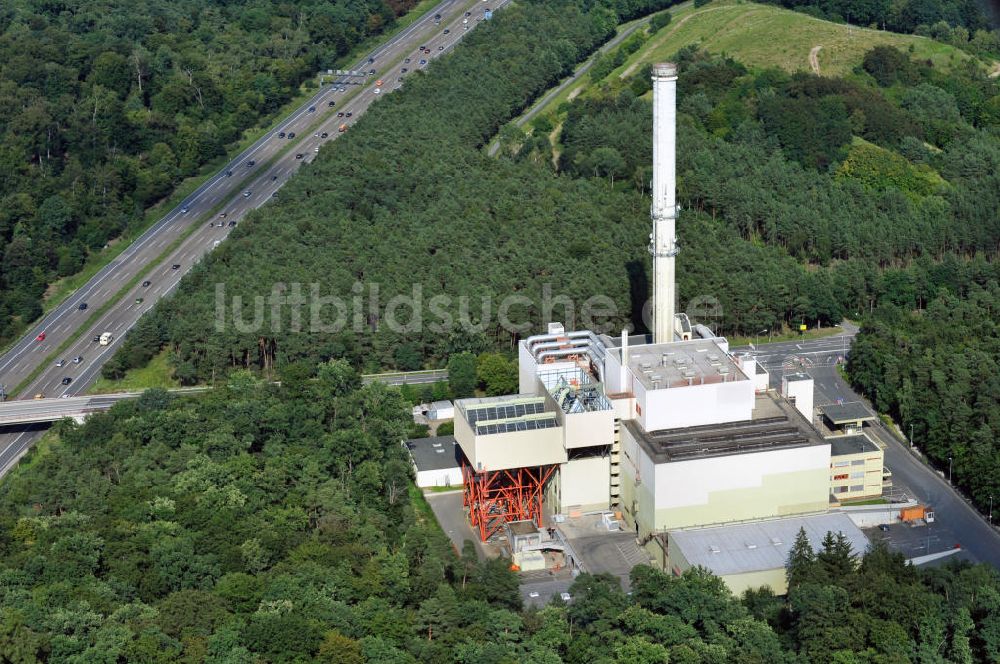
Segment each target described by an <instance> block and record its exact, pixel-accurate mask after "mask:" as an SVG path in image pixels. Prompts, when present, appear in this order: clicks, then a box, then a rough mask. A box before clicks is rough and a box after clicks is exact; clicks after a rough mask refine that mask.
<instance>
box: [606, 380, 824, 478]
mask: <svg viewBox="0 0 1000 664" xmlns="http://www.w3.org/2000/svg"><path fill="white" fill-rule="evenodd" d="M623 424H624V425H625V427H626V428H627V429H628V430H629V432H630V433H631V434H632V437H633V438H635V439H636V440H637V441H639V445H640V446H641V447H642V449H643V450H644V451H645V452H646V454H647V455H649V457H650V458H651V459H652V460H653V463H669V462H671V461H689V460H691V459H698V458H706V457H717V456H730V455H733V454H752V453H754V452H769V451H772V450H778V449H787V448H794V447H808V446H811V445H823V444H827V441H824V440H823V438H822V437H820V435H819V433H818V432H817V431H816V430H815V429H814V428H813V427H812V425H811V424H810V423H809V422H807V421H806V420H805V418H804V417H802V415H801V414H800V413H799V412H798V411H797V410H795V408H793V407H792V406H791V405H790V404H789V403H788V402H787V401H785V400H784V399H782V398H781V397H778V396H777V395H775V394H772V393H770V392H766V393H762V394H758V395H757V396H756V398H755V400H754V409H753V412H752V413H751V419H749V420H742V421H739V422H726V423H724V424H706V425H702V426H696V427H684V428H682V429H663V430H661V431H646V430H645V429H643V428H642V426H640V424H639V422H638V420H625V421H624V422H623Z"/></svg>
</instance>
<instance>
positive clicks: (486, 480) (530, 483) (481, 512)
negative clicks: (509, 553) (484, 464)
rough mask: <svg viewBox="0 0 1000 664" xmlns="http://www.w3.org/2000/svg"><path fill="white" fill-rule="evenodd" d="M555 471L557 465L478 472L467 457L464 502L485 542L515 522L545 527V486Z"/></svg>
mask: <svg viewBox="0 0 1000 664" xmlns="http://www.w3.org/2000/svg"><path fill="white" fill-rule="evenodd" d="M555 470H556V467H555V466H529V467H526V468H508V469H505V470H492V471H490V470H484V471H480V472H478V473H477V472H476V471H475V469H474V468H473V467H472V466H470V465H469V464H468V463H467V462H466V461H465V460H464V459H463V460H462V481H463V482H464V483H465V490H464V493H463V496H462V504H463V505H464V506H465V507H468V508H469V521H470V522H471V523H472V526H473V528H477V529H478V530H479V537H480V538H481V539H482V541H484V542H485V541H486V540H488V539H489V538H490V537H492V536H493V535H495V534H496V533H497V532H499V531H500V529H501V528H503V525H504V524H505V523H509V522H511V521H524V520H528V519H531V520H533V521H534V522H535V523H536V524H537V525H538V527H539V528H541V527H542V489H543V488H544V486H545V483H546V482H547V481H548V480H549V478H550V477H552V473H554V472H555Z"/></svg>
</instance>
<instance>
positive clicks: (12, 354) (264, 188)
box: [0, 0, 508, 475]
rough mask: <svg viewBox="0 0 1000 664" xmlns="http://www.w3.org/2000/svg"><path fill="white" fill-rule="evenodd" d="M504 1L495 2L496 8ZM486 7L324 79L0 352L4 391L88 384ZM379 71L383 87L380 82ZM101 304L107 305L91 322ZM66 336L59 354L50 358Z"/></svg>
mask: <svg viewBox="0 0 1000 664" xmlns="http://www.w3.org/2000/svg"><path fill="white" fill-rule="evenodd" d="M507 1H508V0H498V1H496V2H491V3H490V5H489V6H490V7H491V8H492V9H494V10H495V9H498V8H500V7H502V6H503V5H504V4H506V2H507ZM484 11H485V5H484V3H483V2H481V1H479V0H444V1H443V2H441V3H439V4H438V5H437V6H436V7H435V8H434V9H431V10H430V11H429V12H428V13H427V14H426V15H424V16H423V17H421V18H420V19H419V20H417V21H415V22H414V23H413V24H412V25H411V26H409V27H407V28H406V29H405V30H402V31H401V32H400V33H399V34H397V35H395V36H394V37H393V38H392V39H391V40H389V41H388V42H386V43H385V44H384V45H383V46H381V47H379V48H377V49H376V50H375V51H373V52H372V53H370V54H369V55H367V56H365V57H364V58H362V59H361V60H360V61H359V62H358V63H357V64H356V65H355V66H354V69H355V70H359V71H365V72H370V71H371V70H374V72H375V73H374V74H371V75H370V76H368V78H367V79H360V78H357V77H355V78H351V79H348V78H336V79H334V80H333V81H332V83H331V84H328V85H324V86H322V88H321V89H320V90H319V91H318V92H317V93H316V94H315V95H314V96H313V97H312V98H311V99H310V100H309V101H308V102H306V103H305V104H303V105H302V106H301V107H300V108H299V109H297V110H296V111H294V112H293V113H291V114H290V115H289V116H288V117H286V118H285V119H283V120H282V121H281V122H280V123H278V124H277V125H276V126H275V127H274V128H273V130H271V131H269V132H268V133H267V134H266V135H264V136H262V137H261V138H260V139H259V140H258V141H257V142H255V143H254V144H253V145H252V146H250V147H249V148H247V149H246V150H244V151H243V152H242V153H241V154H240V155H239V156H237V157H236V158H234V159H233V160H232V161H231V162H230V163H229V164H228V165H227V166H226V167H225V168H223V169H222V170H221V171H220V172H219V173H218V174H216V175H215V176H213V177H212V178H210V179H209V180H208V181H206V182H205V183H204V184H203V185H202V186H201V187H199V188H198V189H197V190H196V191H194V192H193V193H192V194H191V195H189V196H188V197H187V198H186V199H185V200H184V201H183V202H182V203H181V204H180V205H178V206H177V207H176V208H175V209H174V210H172V211H171V212H170V213H169V214H167V215H166V216H165V217H164V218H163V219H161V220H160V221H158V222H157V223H156V224H154V225H153V226H152V227H151V228H150V229H149V230H147V231H146V232H145V233H144V234H143V235H142V236H141V237H139V238H138V239H137V240H136V241H135V242H133V243H132V245H130V246H129V247H128V248H127V249H125V250H124V251H123V252H122V253H121V254H120V255H119V256H118V257H117V258H115V259H114V260H113V261H112V262H111V263H109V264H108V265H107V266H106V267H104V268H103V269H102V270H101V271H100V272H98V273H97V274H96V275H95V276H94V277H93V278H92V279H91V280H90V281H88V282H87V283H86V284H85V285H84V286H83V287H81V288H80V289H79V290H78V291H77V292H76V293H74V294H73V295H72V296H71V297H69V298H68V299H67V300H66V301H65V302H63V303H62V304H61V305H60V306H58V307H57V308H55V309H54V310H53V311H52V312H50V313H49V314H48V315H47V316H45V318H44V319H43V320H42V321H41V322H40V323H39V324H37V325H36V326H35V327H34V328H33V329H32V330H31V331H30V332H29V333H27V334H26V335H25V336H24V337H23V338H22V339H21V340H19V341H18V342H17V343H16V344H15V345H14V346H13V347H12V348H11V349H10V350H9V351H8V352H7V353H5V354H4V355H3V356H2V357H0V384H3V385H4V386H5V388H6V389H7V390H12V389H13V388H14V387H15V386H17V385H20V384H22V383H24V382H25V381H26V380H27V379H28V378H31V376H32V374H33V372H34V371H35V369H36V367H38V366H40V365H43V364H45V365H46V366H44V367H42V370H41V371H40V373H39V374H38V375H37V376H35V377H33V378H31V380H30V381H28V383H27V384H26V385H25V386H24V387H22V389H21V390H20V391H19V393H18V394H16V395H8V397H16V398H22V399H23V398H27V399H30V398H33V397H34V396H36V395H38V394H42V395H44V396H45V397H53V396H62V395H64V394H69V395H73V394H79V393H81V392H83V391H84V390H85V389H86V387H87V386H88V385H89V384H90V383H92V382H93V380H94V379H95V378H96V377H97V375H98V374H99V373H100V370H101V366H102V365H103V364H104V362H105V361H107V359H108V358H109V357H110V356H111V355H112V354H113V353H114V352H115V350H117V347H118V344H119V343H120V342H121V340H122V338H123V337H124V336H125V334H126V333H127V332H128V331H129V330H130V329H131V328H132V326H134V325H135V323H136V321H138V319H139V317H140V316H141V315H142V314H143V313H144V312H146V311H148V310H149V309H150V308H151V307H152V306H153V304H154V303H155V302H156V301H157V300H158V299H159V298H161V297H163V296H165V295H168V294H170V293H171V292H173V290H174V289H175V288H176V287H177V284H178V282H179V281H180V280H181V278H183V276H184V274H186V273H187V272H188V271H189V270H190V269H191V267H192V266H193V265H194V264H195V263H197V262H198V260H199V259H200V258H201V257H202V256H203V255H204V254H205V253H207V252H209V251H211V250H212V249H213V248H214V247H215V246H217V243H218V242H221V241H222V240H224V239H225V238H226V236H227V235H228V234H229V232H231V230H232V228H233V227H234V226H235V225H236V224H238V223H239V222H240V220H241V219H242V218H243V217H244V216H245V215H246V214H247V213H248V212H249V211H251V210H253V209H256V208H258V207H260V206H262V205H264V204H265V203H267V202H268V201H269V200H270V199H271V197H272V196H273V195H274V193H275V192H276V191H277V190H278V189H280V188H281V186H282V185H283V184H284V183H285V182H286V181H287V180H288V178H289V177H291V175H292V174H293V173H294V172H295V171H296V170H297V169H298V168H299V167H300V166H301V165H302V164H303V163H308V162H310V161H312V159H314V158H315V157H316V154H317V153H318V151H319V149H320V147H321V146H322V145H323V144H324V143H325V142H326V141H329V140H334V139H336V138H337V136H339V134H340V132H339V131H338V129H339V127H340V126H341V125H347V130H348V131H349V128H350V126H351V125H352V124H353V123H354V122H355V121H356V120H357V118H358V117H359V116H360V115H361V114H362V113H364V111H365V110H366V109H367V108H368V106H369V105H370V104H371V103H372V102H373V101H375V100H377V99H378V98H379V97H380V96H382V95H385V94H387V93H389V92H391V91H392V90H393V89H395V88H398V87H399V86H400V85H402V81H403V80H405V77H406V76H407V75H408V74H409V73H410V72H413V71H416V70H419V69H422V68H424V67H426V66H427V64H428V63H429V62H430V61H431V60H432V59H434V58H436V57H438V56H440V55H442V54H445V53H447V52H448V50H449V49H450V48H451V47H452V46H454V45H455V43H457V42H458V41H459V40H460V39H461V38H462V37H463V36H464V35H465V34H466V33H467V32H468V31H469V30H470V29H472V28H474V27H475V26H476V25H477V24H478V23H479V22H480V21H481V20H482V19H483V17H484ZM438 17H440V18H438ZM403 68H405V69H407V72H403V71H402V69H403ZM378 80H381V81H382V83H383V85H382V86H377V85H376V82H377V81H378ZM339 114H343V117H340V116H339ZM293 134H294V138H291V137H292V135H293ZM171 248H172V250H171ZM168 250H171V251H170V253H169V254H168V255H166V256H164V255H163V254H164V252H166V251H168ZM95 311H97V312H101V314H100V316H99V317H98V319H97V320H96V321H91V320H90V318H91V316H92V315H93V314H94V312H95ZM105 332H109V333H111V335H112V337H113V340H112V341H111V343H110V344H108V345H101V344H100V343H98V342H97V341H96V339H97V338H98V337H99V336H100V335H101V334H103V333H105ZM64 345H65V348H64V349H63V350H62V351H60V352H59V355H58V356H57V357H51V356H52V355H53V353H55V352H56V350H58V349H59V348H60V347H63V346H64ZM67 379H69V380H68V381H67ZM36 437H37V433H36V432H24V433H13V434H2V435H0V475H2V474H3V473H4V472H5V471H6V470H7V469H8V468H9V467H10V466H11V465H12V464H13V463H14V462H15V461H16V459H17V458H19V457H20V455H21V454H23V452H24V451H25V450H26V449H27V448H28V447H29V446H30V445H31V443H32V442H33V441H34V440H35V439H36Z"/></svg>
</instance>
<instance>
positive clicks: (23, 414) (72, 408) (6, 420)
mask: <svg viewBox="0 0 1000 664" xmlns="http://www.w3.org/2000/svg"><path fill="white" fill-rule="evenodd" d="M208 389H210V388H207V387H182V388H178V389H173V390H169V391H170V392H171V393H180V394H189V393H196V392H204V391H206V390H208ZM142 394H143V393H142V392H115V393H112V394H90V395H84V396H78V397H61V398H58V399H21V400H18V401H5V402H3V403H0V427H16V426H18V425H25V424H43V423H46V422H57V421H59V420H61V419H64V418H67V417H68V418H70V419H72V420H75V421H77V422H83V420H84V419H86V417H87V416H88V415H91V414H93V413H101V412H104V411H106V410H108V409H109V408H111V407H112V406H114V405H115V404H116V403H118V402H119V401H124V400H126V399H138V398H139V397H140V396H142Z"/></svg>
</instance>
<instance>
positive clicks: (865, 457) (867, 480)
mask: <svg viewBox="0 0 1000 664" xmlns="http://www.w3.org/2000/svg"><path fill="white" fill-rule="evenodd" d="M827 440H829V441H830V492H831V494H832V495H833V497H834V498H835V499H836V500H837V501H844V500H857V499H864V498H876V497H880V496H881V495H882V486H883V482H884V478H883V471H884V466H883V461H884V453H883V452H882V448H881V447H879V446H878V445H876V444H875V443H873V442H872V440H871V439H870V438H869V437H868V436H866V435H865V434H863V433H859V434H853V435H847V436H834V437H832V438H828V439H827Z"/></svg>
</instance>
